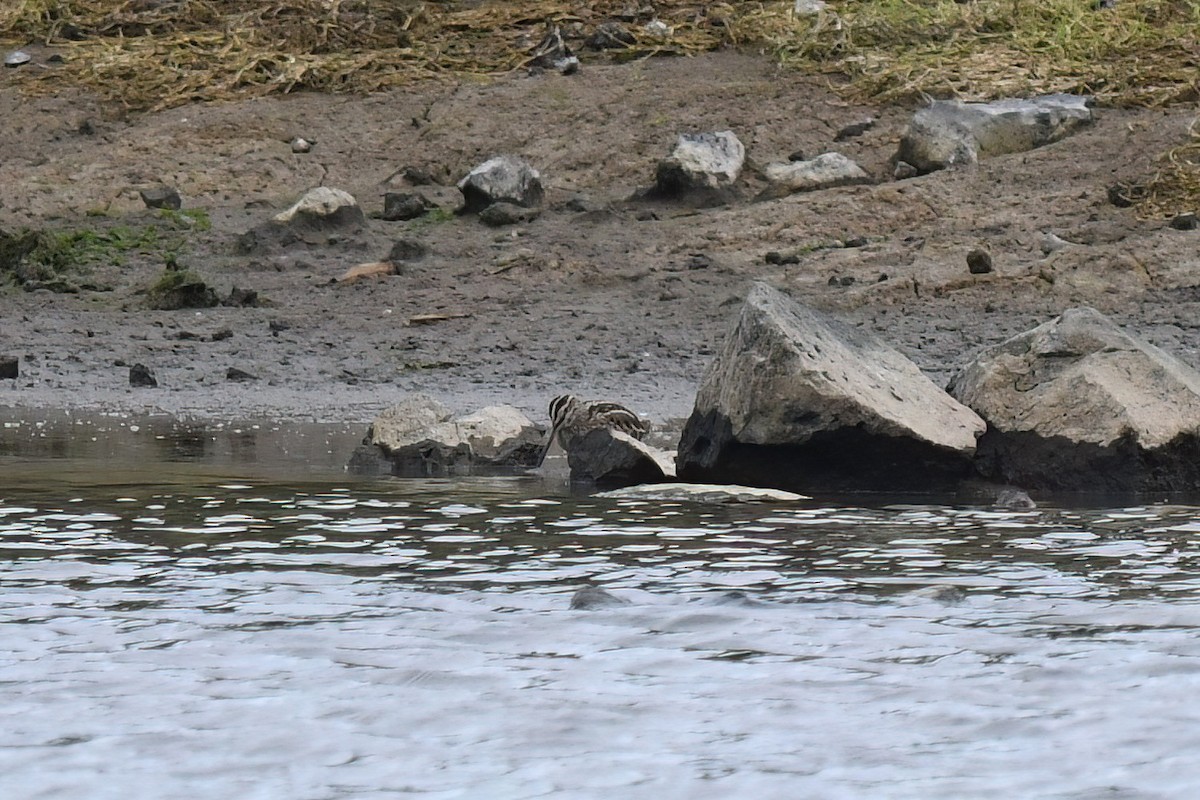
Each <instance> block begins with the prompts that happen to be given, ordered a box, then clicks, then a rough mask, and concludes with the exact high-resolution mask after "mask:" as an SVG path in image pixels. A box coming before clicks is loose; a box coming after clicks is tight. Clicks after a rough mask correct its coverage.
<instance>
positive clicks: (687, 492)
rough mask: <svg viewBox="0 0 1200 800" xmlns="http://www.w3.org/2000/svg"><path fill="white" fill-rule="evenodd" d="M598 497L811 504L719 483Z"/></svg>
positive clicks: (791, 495) (646, 487)
mask: <svg viewBox="0 0 1200 800" xmlns="http://www.w3.org/2000/svg"><path fill="white" fill-rule="evenodd" d="M596 497H610V498H613V499H616V500H654V501H659V502H680V503H704V504H707V505H714V504H728V503H795V502H799V501H801V500H809V499H811V498H808V497H806V496H804V495H802V494H796V493H795V492H785V491H782V490H780V489H763V488H760V487H757V486H736V485H734V484H715V483H648V484H643V485H641V486H627V487H625V488H624V489H613V490H612V491H608V492H599V493H597V494H596Z"/></svg>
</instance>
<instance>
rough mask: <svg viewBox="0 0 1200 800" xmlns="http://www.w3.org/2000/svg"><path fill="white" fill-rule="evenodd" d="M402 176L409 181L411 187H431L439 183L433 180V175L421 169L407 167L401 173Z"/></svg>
mask: <svg viewBox="0 0 1200 800" xmlns="http://www.w3.org/2000/svg"><path fill="white" fill-rule="evenodd" d="M400 175H401V176H403V178H404V180H406V181H408V183H409V185H410V186H429V185H430V184H433V183H437V181H435V180H434V179H433V173H432V172H430V171H429V170H427V169H422V168H421V167H411V166H410V167H405V168H404V169H402V170H401V171H400Z"/></svg>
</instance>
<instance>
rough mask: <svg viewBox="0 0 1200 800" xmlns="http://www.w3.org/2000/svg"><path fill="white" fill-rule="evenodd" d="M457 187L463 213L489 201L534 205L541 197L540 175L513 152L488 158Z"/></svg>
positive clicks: (526, 205) (529, 206) (475, 210)
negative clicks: (512, 154)
mask: <svg viewBox="0 0 1200 800" xmlns="http://www.w3.org/2000/svg"><path fill="white" fill-rule="evenodd" d="M458 190H459V191H460V192H462V195H463V208H462V210H463V213H467V214H473V213H476V212H479V211H482V210H483V209H485V208H487V207H488V206H490V205H492V204H493V203H512V204H513V205H516V206H521V207H523V208H537V207H538V206H540V205H541V204H542V200H543V198H544V197H545V191H544V190H543V189H542V176H541V175H540V174H539V173H538V171H537V170H536V169H534V168H533V167H532V166H530V165H529V163H528V162H527V161H525V160H524V159H521V158H517V157H516V156H496V157H495V158H491V159H488V160H487V161H485V162H483V163H482V164H480V165H479V166H477V167H475V168H474V169H473V170H471V171H470V172H468V173H467V175H466V177H464V178H463V179H462V180H461V181H459V182H458Z"/></svg>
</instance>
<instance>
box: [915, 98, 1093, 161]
mask: <svg viewBox="0 0 1200 800" xmlns="http://www.w3.org/2000/svg"><path fill="white" fill-rule="evenodd" d="M1091 102H1092V101H1091V98H1089V97H1081V96H1078V95H1070V94H1051V95H1044V96H1042V97H1034V98H1031V99H1028V100H1022V99H1010V100H997V101H995V102H992V103H963V102H960V101H957V100H936V101H934V102H933V103H932V104H930V105H929V106H926V107H925V108H922V109H921V110H919V111H918V112H917V113H916V114H915V115H914V116H913V118H912V121H911V122H910V123H909V126H908V130H907V131H906V132H905V134H904V136H903V138H901V140H900V148H899V150H898V151H897V152H896V159H895V160H896V161H903V162H905V163H907V164H911V165H912V166H913V167H915V168H916V171H917V172H918V173H921V174H924V173H927V172H933V171H935V170H939V169H945V168H946V167H951V166H955V165H961V164H974V163H975V162H977V161H978V160H979V159H981V158H986V157H988V156H995V155H1001V154H1004V153H1019V152H1021V151H1023V150H1032V149H1033V148H1035V147H1041V146H1042V145H1046V144H1050V143H1051V142H1057V141H1058V140H1059V139H1062V138H1063V137H1065V136H1067V135H1068V134H1070V133H1073V132H1074V131H1076V130H1077V129H1078V128H1080V127H1082V126H1084V125H1087V124H1090V123H1091V122H1092V109H1091Z"/></svg>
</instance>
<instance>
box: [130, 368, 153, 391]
mask: <svg viewBox="0 0 1200 800" xmlns="http://www.w3.org/2000/svg"><path fill="white" fill-rule="evenodd" d="M129 385H130V386H144V387H147V388H151V389H153V388H154V387H156V386H158V381H157V380H156V379H155V377H154V373H153V372H152V371H151V370H150V368H149V367H147V366H146V365H145V364H134V365H133V366H131V367H130V368H129Z"/></svg>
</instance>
